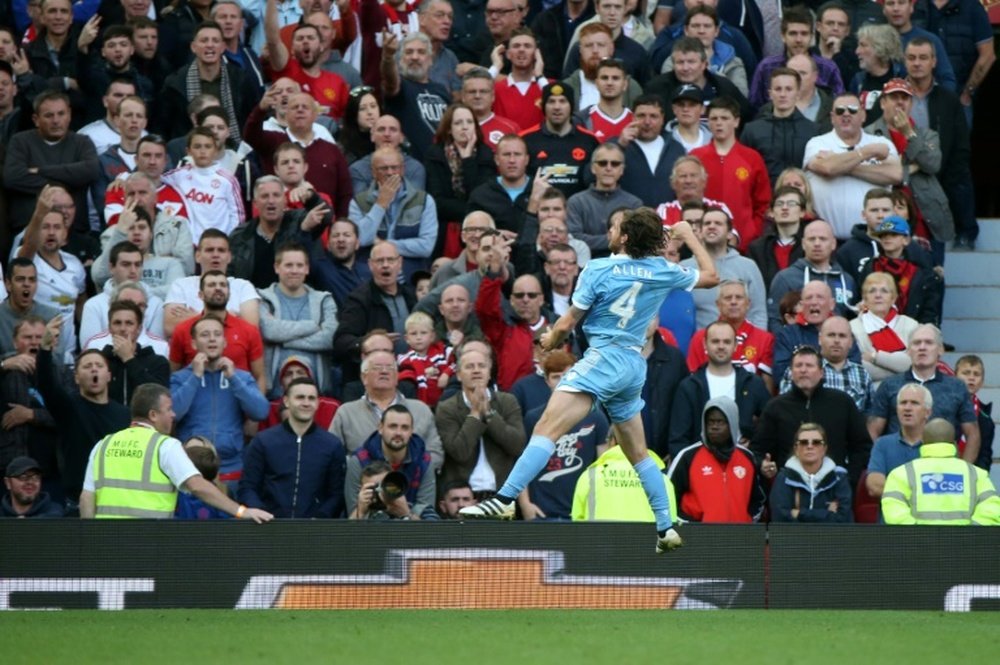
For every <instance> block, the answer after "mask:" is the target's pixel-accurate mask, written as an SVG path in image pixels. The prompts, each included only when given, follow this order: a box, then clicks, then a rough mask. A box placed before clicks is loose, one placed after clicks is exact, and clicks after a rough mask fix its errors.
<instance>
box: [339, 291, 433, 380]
mask: <svg viewBox="0 0 1000 665" xmlns="http://www.w3.org/2000/svg"><path fill="white" fill-rule="evenodd" d="M398 293H399V295H401V296H403V300H404V301H405V302H406V307H407V309H408V310H409V311H411V312H412V311H413V308H414V306H415V305H416V304H417V295H416V293H414V291H413V288H412V287H411V286H410V285H409V284H400V285H399V291H398ZM382 297H383V293H382V291H381V290H380V289H379V288H378V287H377V286H375V282H374V280H368V281H367V282H365V283H364V284H362V285H361V286H359V287H358V288H356V289H354V291H352V292H351V293H350V294H349V295H348V296H347V300H346V301H345V302H344V307H343V309H341V310H340V311H339V312H338V313H337V320H338V322H339V323H338V325H337V334H336V335H334V337H333V353H334V355H335V356H336V357H337V358H339V359H341V360H342V361H346V362H349V363H354V365H355V366H356V365H357V364H358V363H360V362H361V355H360V354H361V340H362V338H363V337H364V336H365V335H367V334H368V332H369V331H370V330H374V329H375V328H382V329H383V330H388V331H390V332H391V331H392V330H393V327H392V315H391V314H390V313H389V308H388V307H387V306H386V304H385V302H384V301H383V299H382ZM355 373H356V372H355ZM345 375H346V372H345ZM346 378H348V377H347V376H345V379H346Z"/></svg>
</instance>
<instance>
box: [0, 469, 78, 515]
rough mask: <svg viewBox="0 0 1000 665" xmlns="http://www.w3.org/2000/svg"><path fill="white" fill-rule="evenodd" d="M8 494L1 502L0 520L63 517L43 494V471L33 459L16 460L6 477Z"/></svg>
mask: <svg viewBox="0 0 1000 665" xmlns="http://www.w3.org/2000/svg"><path fill="white" fill-rule="evenodd" d="M3 482H4V486H6V487H7V494H6V496H4V497H3V501H2V502H0V517H15V518H25V519H27V518H32V517H62V516H63V509H62V506H60V505H59V504H57V503H54V502H53V501H52V500H51V499H50V498H49V495H48V493H47V492H43V491H42V467H41V466H39V464H38V462H36V461H35V460H33V459H32V458H30V457H25V456H21V457H16V458H14V459H13V460H11V462H10V464H8V465H7V471H6V473H5V474H4V479H3Z"/></svg>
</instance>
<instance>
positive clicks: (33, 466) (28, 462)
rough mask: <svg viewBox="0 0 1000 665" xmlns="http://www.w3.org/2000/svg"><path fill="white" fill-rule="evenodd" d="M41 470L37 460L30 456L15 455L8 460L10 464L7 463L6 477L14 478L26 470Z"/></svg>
mask: <svg viewBox="0 0 1000 665" xmlns="http://www.w3.org/2000/svg"><path fill="white" fill-rule="evenodd" d="M41 470H42V467H41V466H39V465H38V462H36V461H35V460H33V459H31V458H30V457H24V456H23V455H22V456H21V457H15V458H14V459H12V460H11V461H10V464H8V465H7V477H8V478H16V477H17V476H20V475H21V474H23V473H27V472H28V471H38V472H41Z"/></svg>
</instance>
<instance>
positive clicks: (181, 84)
mask: <svg viewBox="0 0 1000 665" xmlns="http://www.w3.org/2000/svg"><path fill="white" fill-rule="evenodd" d="M194 66H195V65H194V63H192V64H190V65H184V66H183V67H181V68H180V69H177V70H175V71H174V72H173V73H172V74H170V75H169V76H167V80H166V81H165V82H164V83H163V90H162V91H161V92H160V100H159V103H158V104H157V107H158V109H159V111H160V113H159V114H157V115H158V117H159V126H160V128H161V130H162V131H163V132H164V133H165V134H166V135H167V136H168V137H169V138H176V137H178V136H184V135H185V134H187V133H188V132H189V131H191V118H190V117H189V116H188V113H187V105H188V102H190V101H191V100H190V99H188V95H187V74H188V69H189V68H190V67H194ZM225 66H226V70H227V71H228V72H229V82H230V89H231V92H232V97H233V110H234V112H235V113H236V122H237V123H238V125H237V126H236V127H230V128H229V130H230V132H234V130H235V131H242V128H243V127H244V126H245V125H246V122H247V118H249V117H250V112H251V111H253V108H254V106H256V105H257V102H259V101H260V93H259V91H258V90H257V82H256V81H254V80H253V79H252V78H250V77H248V76H247V75H246V74H245V73H244V72H243V70H242V69H240V67H239V66H237V65H235V64H233V63H231V62H227V63H226V65H225ZM220 101H222V100H220Z"/></svg>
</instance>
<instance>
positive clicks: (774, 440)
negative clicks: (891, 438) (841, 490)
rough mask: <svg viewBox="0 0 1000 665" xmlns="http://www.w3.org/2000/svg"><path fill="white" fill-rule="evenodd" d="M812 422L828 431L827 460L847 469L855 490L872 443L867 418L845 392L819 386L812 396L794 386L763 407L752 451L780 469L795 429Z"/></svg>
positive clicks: (751, 444) (752, 442)
mask: <svg viewBox="0 0 1000 665" xmlns="http://www.w3.org/2000/svg"><path fill="white" fill-rule="evenodd" d="M810 422H811V423H819V424H820V425H822V426H823V429H825V430H826V443H827V454H826V455H827V457H829V458H830V459H832V460H833V461H834V462H835V463H836V464H838V465H839V466H843V467H845V468H847V470H848V474H849V475H850V478H851V485H850V486H851V487H856V486H857V484H858V479H859V478H861V473H862V472H863V471H864V470H865V469H866V468H867V467H868V456H869V454H870V453H871V448H872V440H871V437H869V436H868V429H867V428H866V427H865V417H864V415H862V413H861V412H860V411H858V407H857V406H855V404H854V400H853V399H851V396H850V395H848V394H847V393H846V392H843V391H840V390H834V389H832V388H825V387H823V385H822V384H820V385H819V386H817V388H816V390H815V391H814V392H813V394H812V396H811V397H807V396H806V395H805V393H803V392H802V391H801V390H799V389H798V388H795V387H793V388H792V389H791V390H790V391H789V392H787V393H785V394H783V395H778V396H777V397H775V398H774V399H772V400H771V401H770V402H768V404H767V406H766V407H764V413H763V414H761V417H760V421H759V422H758V423H757V432H756V433H755V434H754V437H753V440H752V441H751V443H750V449H751V450H752V451H753V452H754V453H755V454H756V455H757V457H758V458H759V459H764V456H765V455H770V456H771V459H773V460H774V462H775V464H777V465H778V468H779V469H780V468H782V467H783V466H784V465H785V461H786V460H788V458H789V457H791V455H792V447H793V446H794V444H795V441H794V439H795V432H796V430H798V428H799V426H800V425H801V424H802V423H810Z"/></svg>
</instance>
